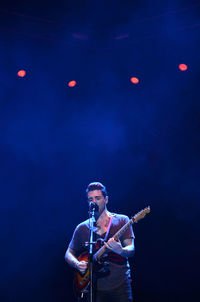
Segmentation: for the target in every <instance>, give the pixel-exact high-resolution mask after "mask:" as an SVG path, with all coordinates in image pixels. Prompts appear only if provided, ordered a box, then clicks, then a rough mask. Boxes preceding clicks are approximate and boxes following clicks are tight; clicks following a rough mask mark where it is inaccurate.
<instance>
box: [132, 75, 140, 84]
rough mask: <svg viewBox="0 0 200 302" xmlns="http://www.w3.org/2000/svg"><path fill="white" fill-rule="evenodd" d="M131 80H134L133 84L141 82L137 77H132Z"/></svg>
mask: <svg viewBox="0 0 200 302" xmlns="http://www.w3.org/2000/svg"><path fill="white" fill-rule="evenodd" d="M131 82H132V83H133V84H138V83H139V79H138V78H136V77H132V78H131Z"/></svg>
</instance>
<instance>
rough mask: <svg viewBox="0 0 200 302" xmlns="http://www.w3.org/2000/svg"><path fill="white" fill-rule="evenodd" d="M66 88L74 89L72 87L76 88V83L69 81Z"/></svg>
mask: <svg viewBox="0 0 200 302" xmlns="http://www.w3.org/2000/svg"><path fill="white" fill-rule="evenodd" d="M68 86H69V87H74V86H76V81H70V82H69V83H68Z"/></svg>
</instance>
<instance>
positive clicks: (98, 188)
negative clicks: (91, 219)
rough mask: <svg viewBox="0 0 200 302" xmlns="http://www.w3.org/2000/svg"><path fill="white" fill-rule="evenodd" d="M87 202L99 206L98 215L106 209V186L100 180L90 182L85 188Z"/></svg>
mask: <svg viewBox="0 0 200 302" xmlns="http://www.w3.org/2000/svg"><path fill="white" fill-rule="evenodd" d="M86 194H87V199H88V202H89V203H90V202H94V203H96V204H97V205H98V207H99V215H101V213H102V212H103V211H104V210H105V209H106V204H107V203H108V194H107V191H106V187H105V186H104V185H103V184H102V183H100V182H91V183H90V184H89V185H88V186H87V189H86Z"/></svg>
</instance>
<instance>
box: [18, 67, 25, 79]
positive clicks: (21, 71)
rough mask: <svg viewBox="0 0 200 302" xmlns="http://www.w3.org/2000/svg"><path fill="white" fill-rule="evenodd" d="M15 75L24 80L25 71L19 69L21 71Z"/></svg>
mask: <svg viewBox="0 0 200 302" xmlns="http://www.w3.org/2000/svg"><path fill="white" fill-rule="evenodd" d="M17 75H18V77H20V78H24V77H25V75H26V71H25V70H23V69H21V70H19V71H18V73H17Z"/></svg>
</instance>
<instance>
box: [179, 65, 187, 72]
mask: <svg viewBox="0 0 200 302" xmlns="http://www.w3.org/2000/svg"><path fill="white" fill-rule="evenodd" d="M179 69H180V70H181V71H186V70H187V69H188V67H187V65H186V64H180V65H179Z"/></svg>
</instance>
